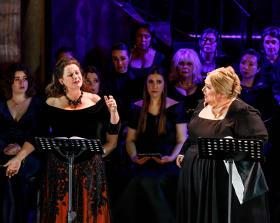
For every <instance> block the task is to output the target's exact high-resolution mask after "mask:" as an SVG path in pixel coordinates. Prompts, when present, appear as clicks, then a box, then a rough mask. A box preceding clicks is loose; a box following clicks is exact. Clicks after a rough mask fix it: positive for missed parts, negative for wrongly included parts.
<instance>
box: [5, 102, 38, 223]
mask: <svg viewBox="0 0 280 223" xmlns="http://www.w3.org/2000/svg"><path fill="white" fill-rule="evenodd" d="M41 109H42V101H41V99H39V98H37V97H33V98H32V99H31V102H30V104H29V107H28V109H27V111H26V112H25V114H24V115H23V116H22V117H21V118H20V120H19V121H16V120H14V119H13V117H12V115H11V113H10V111H9V108H8V105H7V103H6V102H0V157H1V159H2V160H1V164H3V163H5V162H7V161H8V160H9V159H11V157H12V156H8V155H5V154H4V153H3V149H4V148H5V147H6V146H7V145H8V144H11V143H17V144H19V145H20V146H22V145H23V143H24V142H25V141H26V140H28V139H30V138H31V137H34V136H35V135H36V133H37V131H38V127H39V126H38V122H39V114H40V112H41ZM40 167H41V161H40V159H39V157H38V156H37V154H36V153H33V154H30V156H28V157H27V158H26V159H25V161H24V162H23V163H22V166H21V168H20V170H19V172H18V174H16V175H15V176H13V177H12V178H8V177H6V176H5V171H6V168H1V169H0V174H1V179H0V181H2V184H3V187H1V191H0V194H1V195H0V203H1V204H0V207H1V210H0V213H1V214H0V218H1V219H0V222H5V223H21V222H22V223H25V222H27V218H28V212H29V211H30V210H31V209H32V208H33V209H36V196H37V189H38V188H37V186H38V185H37V184H38V181H39V176H38V175H39V173H40ZM0 184H1V183H0Z"/></svg>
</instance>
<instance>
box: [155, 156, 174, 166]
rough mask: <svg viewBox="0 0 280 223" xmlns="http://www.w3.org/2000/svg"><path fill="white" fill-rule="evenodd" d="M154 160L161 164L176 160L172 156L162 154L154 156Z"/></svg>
mask: <svg viewBox="0 0 280 223" xmlns="http://www.w3.org/2000/svg"><path fill="white" fill-rule="evenodd" d="M152 159H153V160H154V161H156V162H157V163H159V164H165V163H171V162H173V161H174V158H173V157H172V156H162V157H160V158H159V157H152Z"/></svg>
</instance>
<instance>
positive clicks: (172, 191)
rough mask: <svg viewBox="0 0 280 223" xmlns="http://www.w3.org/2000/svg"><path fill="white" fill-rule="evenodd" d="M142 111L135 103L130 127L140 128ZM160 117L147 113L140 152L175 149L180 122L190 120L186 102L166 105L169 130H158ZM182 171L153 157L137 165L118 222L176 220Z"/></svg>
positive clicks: (164, 222)
mask: <svg viewBox="0 0 280 223" xmlns="http://www.w3.org/2000/svg"><path fill="white" fill-rule="evenodd" d="M140 112H141V106H139V105H136V104H135V105H134V106H133V107H132V110H131V114H132V115H131V119H130V120H129V127H130V128H132V129H137V126H138V122H139V116H140ZM158 118H159V116H158V115H152V114H150V113H148V114H147V125H146V130H145V132H144V133H141V134H138V136H137V140H136V148H137V154H140V153H161V154H162V155H170V154H171V153H172V150H173V149H174V146H175V145H176V124H179V123H186V120H185V116H184V107H183V104H182V103H177V104H174V105H172V106H170V107H168V108H166V133H165V134H160V135H159V134H158V124H157V123H158ZM132 165H133V164H132ZM178 172H179V170H178V167H177V166H176V164H175V162H170V163H166V164H163V165H161V164H158V163H156V162H155V161H154V160H149V161H148V162H147V163H145V164H143V165H138V164H135V165H133V177H132V179H131V181H130V182H129V184H128V186H127V187H126V189H125V191H124V193H123V194H122V196H121V198H120V202H119V207H118V208H117V213H116V222H122V223H140V222H145V223H156V222H160V223H173V222H175V212H176V211H175V206H176V187H177V180H178Z"/></svg>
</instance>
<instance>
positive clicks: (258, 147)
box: [198, 137, 264, 223]
mask: <svg viewBox="0 0 280 223" xmlns="http://www.w3.org/2000/svg"><path fill="white" fill-rule="evenodd" d="M262 149H263V141H262V140H259V139H234V138H201V137H199V138H198V152H199V158H201V159H212V160H227V161H228V163H229V171H228V172H229V178H228V223H231V199H232V165H233V161H241V160H248V161H263V160H264V157H263V154H262Z"/></svg>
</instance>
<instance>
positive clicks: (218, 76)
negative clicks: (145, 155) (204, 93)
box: [207, 66, 241, 98]
mask: <svg viewBox="0 0 280 223" xmlns="http://www.w3.org/2000/svg"><path fill="white" fill-rule="evenodd" d="M207 77H209V80H210V82H211V84H212V86H213V88H214V89H215V91H216V92H217V93H220V94H223V95H225V96H226V97H228V98H234V97H237V96H238V95H239V94H240V92H241V86H240V79H239V77H238V75H237V74H236V73H235V71H234V69H233V68H232V67H231V66H229V67H221V68H218V69H215V70H213V71H211V72H209V73H208V74H207Z"/></svg>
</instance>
